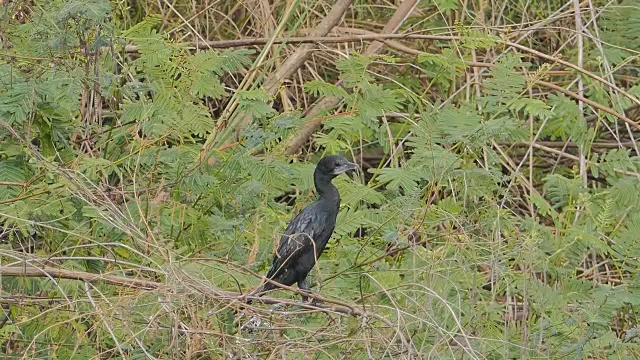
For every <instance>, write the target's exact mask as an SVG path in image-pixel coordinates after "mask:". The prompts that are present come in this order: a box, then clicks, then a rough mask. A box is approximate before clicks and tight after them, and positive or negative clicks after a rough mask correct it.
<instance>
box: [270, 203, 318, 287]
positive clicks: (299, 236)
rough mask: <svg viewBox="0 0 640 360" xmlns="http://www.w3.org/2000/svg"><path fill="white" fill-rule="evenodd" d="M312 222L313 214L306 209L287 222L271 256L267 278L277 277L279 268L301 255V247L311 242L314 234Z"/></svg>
mask: <svg viewBox="0 0 640 360" xmlns="http://www.w3.org/2000/svg"><path fill="white" fill-rule="evenodd" d="M312 223H313V215H312V213H310V212H307V211H302V212H301V213H299V214H298V215H296V216H295V217H294V218H293V219H292V220H291V222H289V226H287V229H286V230H285V231H284V234H283V235H282V237H281V238H280V242H279V243H278V249H277V250H276V254H275V255H274V256H273V264H272V265H271V268H270V269H269V272H268V273H267V277H268V278H271V279H272V278H275V277H277V276H278V274H279V273H280V271H281V270H283V269H284V268H286V267H287V266H290V265H288V264H291V263H292V262H295V260H296V258H298V257H299V256H300V255H301V252H302V251H301V249H303V248H305V247H308V245H309V244H311V243H313V241H312V239H314V237H315V235H316V234H315V229H314V227H313V226H312Z"/></svg>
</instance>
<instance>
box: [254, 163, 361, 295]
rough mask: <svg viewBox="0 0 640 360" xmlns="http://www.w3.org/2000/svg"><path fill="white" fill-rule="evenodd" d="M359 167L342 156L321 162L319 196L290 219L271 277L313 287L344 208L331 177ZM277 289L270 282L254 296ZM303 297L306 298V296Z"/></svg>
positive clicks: (317, 183) (315, 177) (316, 177)
mask: <svg viewBox="0 0 640 360" xmlns="http://www.w3.org/2000/svg"><path fill="white" fill-rule="evenodd" d="M356 168H357V165H356V164H353V163H351V162H349V161H347V159H345V158H344V157H342V156H339V155H330V156H326V157H324V158H322V159H321V160H320V161H319V162H318V165H316V169H315V171H314V174H313V181H314V184H315V187H316V192H317V193H318V199H317V200H315V201H314V202H313V203H311V204H310V205H309V206H307V207H305V208H304V209H302V211H300V213H298V215H296V216H295V217H294V218H293V219H292V220H291V222H289V225H288V226H287V229H286V230H285V231H284V234H283V235H282V237H281V238H280V242H279V243H278V248H277V250H276V254H275V256H274V257H273V263H272V265H271V268H270V269H269V272H268V273H267V276H266V277H267V278H269V279H271V280H273V281H276V282H278V283H280V284H284V285H287V286H291V285H293V284H296V283H297V284H298V287H299V288H300V289H302V290H306V291H308V290H309V287H308V285H307V282H306V279H307V274H309V271H311V269H312V268H313V267H314V266H315V264H316V261H317V259H318V258H319V257H320V255H322V252H323V251H324V248H325V246H326V245H327V242H329V239H330V238H331V234H333V229H334V228H335V226H336V217H337V216H338V209H339V207H340V193H338V189H337V188H336V187H335V185H333V184H332V183H331V180H333V178H335V177H336V176H338V175H339V174H341V173H343V172H345V171H348V170H353V169H356ZM275 288H277V285H275V284H272V283H269V282H267V283H265V284H264V285H263V287H262V288H261V289H259V290H257V291H255V292H253V293H252V295H256V294H257V295H258V296H261V295H262V294H264V293H265V292H266V291H269V290H272V289H275ZM303 300H306V297H304V296H303Z"/></svg>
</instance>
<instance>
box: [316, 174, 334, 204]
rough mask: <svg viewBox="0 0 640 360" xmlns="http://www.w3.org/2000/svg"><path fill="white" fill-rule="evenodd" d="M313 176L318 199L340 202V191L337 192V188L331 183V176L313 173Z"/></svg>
mask: <svg viewBox="0 0 640 360" xmlns="http://www.w3.org/2000/svg"><path fill="white" fill-rule="evenodd" d="M313 178H314V179H313V180H314V183H315V184H316V192H317V193H318V196H319V197H320V199H322V200H327V201H330V202H332V203H336V204H340V193H339V192H338V188H336V186H335V185H333V183H331V180H332V179H333V177H329V176H327V175H324V174H319V173H315V174H314V176H313Z"/></svg>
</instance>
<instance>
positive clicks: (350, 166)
mask: <svg viewBox="0 0 640 360" xmlns="http://www.w3.org/2000/svg"><path fill="white" fill-rule="evenodd" d="M357 168H358V165H356V164H354V163H350V162H348V163H346V164H342V165H340V166H338V167H337V168H335V169H334V170H333V173H334V174H335V175H338V174H342V173H343V172H347V171H349V170H355V169H357Z"/></svg>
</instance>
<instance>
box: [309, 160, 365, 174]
mask: <svg viewBox="0 0 640 360" xmlns="http://www.w3.org/2000/svg"><path fill="white" fill-rule="evenodd" d="M357 168H358V165H356V164H354V163H352V162H349V160H347V159H345V158H344V157H342V156H340V155H329V156H325V157H323V158H322V159H321V160H320V161H319V162H318V165H317V166H316V171H319V172H321V173H323V174H325V175H329V176H331V177H335V176H338V175H340V174H342V173H343V172H345V171H349V170H355V169H357Z"/></svg>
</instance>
